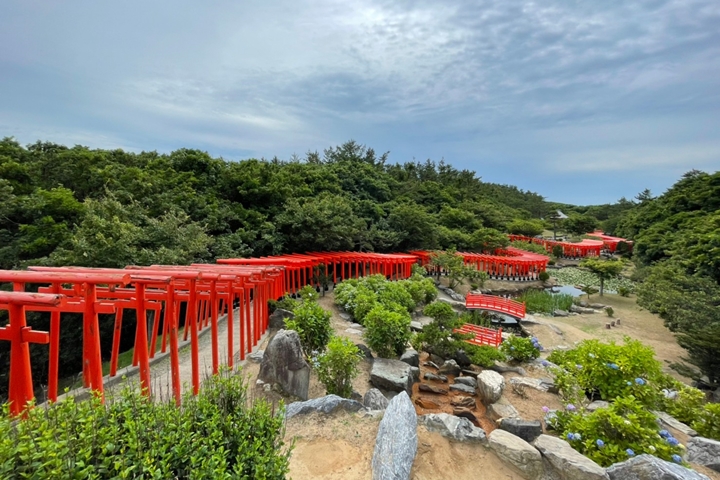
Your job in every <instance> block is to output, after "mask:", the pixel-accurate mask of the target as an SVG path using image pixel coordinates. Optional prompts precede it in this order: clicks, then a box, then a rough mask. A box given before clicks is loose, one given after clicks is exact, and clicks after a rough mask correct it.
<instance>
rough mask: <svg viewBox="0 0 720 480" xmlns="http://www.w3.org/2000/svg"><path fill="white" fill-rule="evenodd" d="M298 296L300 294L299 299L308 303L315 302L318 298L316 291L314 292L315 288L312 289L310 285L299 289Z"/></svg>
mask: <svg viewBox="0 0 720 480" xmlns="http://www.w3.org/2000/svg"><path fill="white" fill-rule="evenodd" d="M298 294H300V298H301V299H303V301H308V302H316V301H317V299H318V298H319V297H320V296H319V295H318V292H317V290H315V287H313V286H312V285H305V286H304V287H303V288H301V289H300V291H299V292H298Z"/></svg>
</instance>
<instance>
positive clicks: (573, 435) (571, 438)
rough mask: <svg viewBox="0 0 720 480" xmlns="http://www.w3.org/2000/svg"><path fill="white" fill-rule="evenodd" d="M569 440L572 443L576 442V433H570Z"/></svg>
mask: <svg viewBox="0 0 720 480" xmlns="http://www.w3.org/2000/svg"><path fill="white" fill-rule="evenodd" d="M567 439H568V440H570V441H573V440H575V434H574V433H568V434H567Z"/></svg>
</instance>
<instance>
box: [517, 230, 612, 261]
mask: <svg viewBox="0 0 720 480" xmlns="http://www.w3.org/2000/svg"><path fill="white" fill-rule="evenodd" d="M508 238H509V239H510V241H511V242H515V241H519V242H527V243H534V244H537V245H542V246H543V247H544V248H545V250H546V251H547V252H548V253H549V252H552V249H553V247H554V246H556V245H560V246H561V247H562V249H563V256H564V257H569V258H585V257H599V256H600V251H601V250H602V248H603V242H601V241H599V240H590V239H589V238H584V239H583V240H582V241H581V242H577V243H573V242H561V241H557V240H546V239H544V238H536V237H526V236H525V235H512V234H510V235H508Z"/></svg>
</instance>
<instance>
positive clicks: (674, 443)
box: [665, 437, 680, 447]
mask: <svg viewBox="0 0 720 480" xmlns="http://www.w3.org/2000/svg"><path fill="white" fill-rule="evenodd" d="M665 441H666V442H667V443H669V444H670V445H672V446H673V447H675V446H677V445H678V444H679V443H680V441H679V440H678V439H677V438H675V437H670V438H667V439H665Z"/></svg>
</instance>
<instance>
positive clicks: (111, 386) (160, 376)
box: [106, 305, 264, 399]
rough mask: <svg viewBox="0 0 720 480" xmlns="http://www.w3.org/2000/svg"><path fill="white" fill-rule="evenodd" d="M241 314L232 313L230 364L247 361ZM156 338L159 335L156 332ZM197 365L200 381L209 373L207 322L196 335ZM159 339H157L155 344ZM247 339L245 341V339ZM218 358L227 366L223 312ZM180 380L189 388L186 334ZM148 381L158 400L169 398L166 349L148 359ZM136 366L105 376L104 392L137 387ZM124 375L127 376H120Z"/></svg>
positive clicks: (251, 322) (210, 357) (190, 367)
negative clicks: (242, 349) (242, 358)
mask: <svg viewBox="0 0 720 480" xmlns="http://www.w3.org/2000/svg"><path fill="white" fill-rule="evenodd" d="M250 314H251V317H250V318H251V320H250V326H251V328H252V326H253V321H252V314H253V309H252V305H251V307H250ZM239 332H240V316H239V311H238V310H235V311H234V312H233V337H234V338H233V352H232V354H233V363H234V366H235V367H237V366H238V365H240V366H241V365H242V364H244V363H245V362H246V361H247V360H245V361H242V362H240V345H239V344H240V334H239ZM183 334H184V332H183V330H182V329H180V331H179V332H178V335H179V336H180V339H181V340H182V335H183ZM158 337H160V336H159V335H158ZM198 337H199V338H198V358H199V360H198V365H199V367H200V382H201V383H202V382H203V381H204V380H205V378H207V377H208V376H209V375H211V374H212V328H211V326H210V325H209V324H208V326H207V327H205V328H204V329H203V330H202V331H201V332H200V333H199V335H198ZM263 339H264V336H263V337H261V339H260V341H259V342H258V344H257V345H256V346H254V347H253V351H255V350H257V348H258V346H259V345H261V344H262V341H263ZM160 341H161V338H158V344H159V342H160ZM246 342H247V340H246ZM218 360H219V363H220V365H221V366H222V365H227V360H228V322H227V315H223V316H222V317H220V318H219V319H218ZM179 365H180V382H181V384H182V385H183V391H185V390H187V389H190V388H192V359H191V348H190V340H189V335H188V341H187V342H182V341H181V342H180V361H179ZM150 367H151V373H150V377H151V382H152V387H151V388H152V392H153V395H154V396H155V397H156V398H158V399H168V398H170V397H172V381H171V376H170V373H171V372H170V354H169V350H168V352H167V353H165V354H161V353H159V352H158V353H157V354H156V358H155V359H151V360H150ZM137 372H138V369H137V367H132V366H129V367H126V368H123V369H121V370H118V373H117V376H116V377H113V378H108V377H106V392H108V394H109V395H112V394H113V393H116V392H119V391H121V390H122V389H123V388H124V387H125V386H127V385H131V386H132V387H133V388H137V387H138V385H139V379H138V376H137ZM123 376H124V377H126V378H124V379H123Z"/></svg>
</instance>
